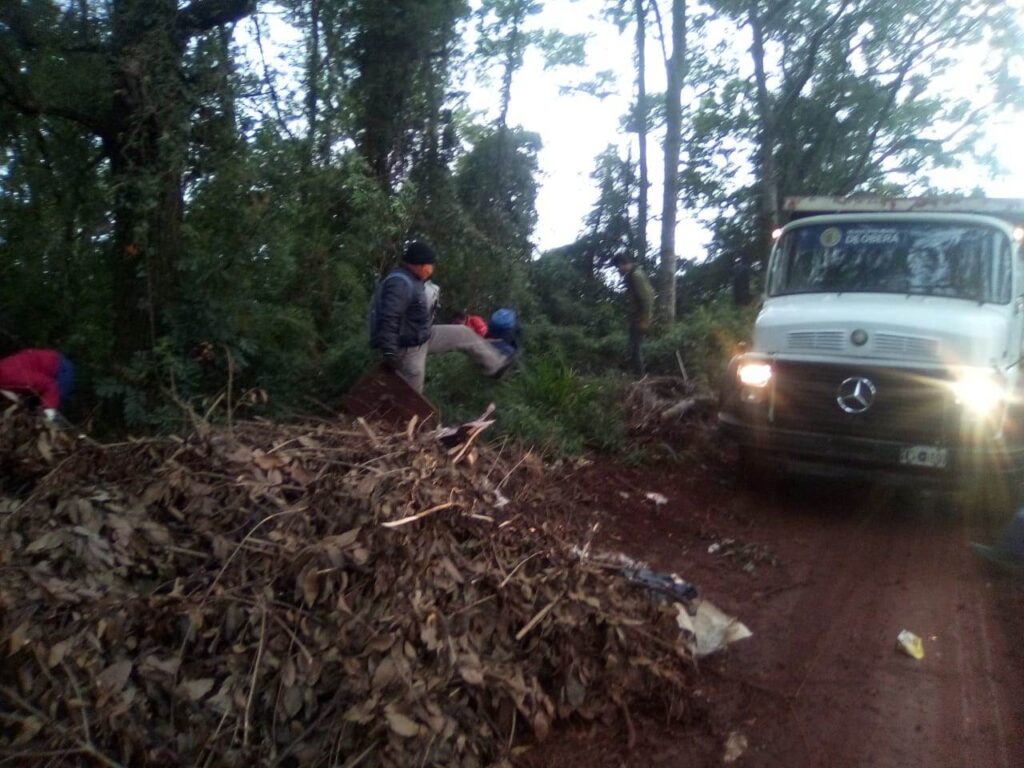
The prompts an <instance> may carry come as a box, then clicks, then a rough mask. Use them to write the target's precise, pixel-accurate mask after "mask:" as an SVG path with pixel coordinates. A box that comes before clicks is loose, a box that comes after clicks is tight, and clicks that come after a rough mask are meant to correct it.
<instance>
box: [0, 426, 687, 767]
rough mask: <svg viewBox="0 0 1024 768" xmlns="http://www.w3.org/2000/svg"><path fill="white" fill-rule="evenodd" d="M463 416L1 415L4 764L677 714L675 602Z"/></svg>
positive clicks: (249, 753)
mask: <svg viewBox="0 0 1024 768" xmlns="http://www.w3.org/2000/svg"><path fill="white" fill-rule="evenodd" d="M482 426H483V425H482V424H478V425H476V426H474V427H472V428H470V429H468V430H462V431H460V432H459V433H456V434H449V435H441V434H439V433H438V432H436V431H433V432H428V431H425V430H417V429H416V428H415V425H414V424H411V425H410V426H409V428H408V429H407V430H405V431H403V432H400V433H396V434H382V433H378V432H375V431H374V430H373V428H371V427H369V426H367V425H365V424H362V423H355V424H343V425H340V424H336V423H334V424H327V423H317V424H305V425H293V426H282V425H277V424H270V423H263V422H249V423H244V424H236V425H235V426H234V427H233V428H232V429H212V428H202V429H199V430H198V431H197V432H195V433H194V434H191V435H189V436H188V437H185V438H167V439H149V440H138V441H132V442H128V443H123V444H119V445H110V446H99V445H96V444H94V443H89V442H87V441H81V442H78V443H74V444H73V443H71V442H70V441H69V440H67V439H66V438H58V436H57V433H55V432H52V431H51V430H50V429H49V428H48V427H45V426H42V425H40V424H39V423H38V422H37V421H35V420H32V419H30V418H28V417H26V416H25V415H24V414H19V413H17V412H13V411H8V412H7V413H6V414H3V415H0V467H2V468H4V471H7V470H8V469H9V468H11V467H15V468H16V469H17V471H18V478H19V480H18V482H17V483H12V484H3V483H0V642H2V646H0V654H2V655H3V664H2V665H0V762H3V763H7V762H10V763H12V764H18V765H23V764H24V765H32V764H39V765H43V764H53V765H61V764H66V765H79V764H87V765H106V766H115V765H123V766H128V765H132V766H157V765H159V766H179V765H194V766H239V765H246V766H256V765H268V766H277V765H283V766H288V765H296V766H297V765H302V766H318V765H324V766H328V765H330V766H343V765H344V766H356V765H363V766H371V765H384V766H407V765H415V766H420V765H444V766H477V765H491V764H501V763H505V762H507V761H508V760H509V759H510V758H511V757H512V756H513V755H514V754H516V752H517V750H520V749H523V748H527V747H528V746H529V744H530V743H531V742H532V741H533V740H535V739H543V738H544V737H545V735H546V734H547V733H548V731H549V729H550V728H551V726H552V724H553V723H554V722H555V721H556V720H559V719H563V718H568V717H572V716H578V717H582V718H601V719H604V720H606V721H608V722H611V721H612V720H613V719H616V718H619V717H628V711H629V707H630V704H631V703H632V702H636V701H638V700H643V701H644V702H645V705H647V704H649V703H650V702H652V701H653V702H657V703H659V704H660V705H662V706H664V707H665V711H666V712H667V713H669V714H680V713H681V712H682V711H683V708H684V706H685V701H686V693H685V688H686V684H687V676H688V674H689V672H688V670H689V669H690V662H689V661H688V658H687V654H686V652H685V650H684V649H683V646H682V645H681V643H680V641H679V634H678V628H677V625H676V622H675V620H674V618H673V617H674V611H673V610H672V609H671V607H664V606H659V605H657V604H656V603H655V602H654V601H652V600H651V598H650V595H649V594H648V593H646V592H644V591H642V590H638V589H637V588H636V587H635V586H632V585H630V584H629V583H627V582H625V581H623V580H621V579H619V578H617V577H616V576H615V574H614V573H610V572H608V570H607V569H602V568H600V567H598V566H595V565H593V564H590V563H588V562H586V561H581V560H580V559H579V558H577V557H574V556H573V555H572V554H571V545H572V544H575V543H578V542H565V541H560V540H559V538H558V535H557V534H556V533H555V531H557V530H564V526H561V527H555V526H554V525H549V524H548V522H547V521H546V520H544V519H541V518H539V517H538V515H537V514H536V513H530V514H528V513H526V512H524V511H523V510H524V509H526V508H527V504H526V502H527V501H529V505H528V506H529V507H530V508H531V509H534V510H536V509H541V508H543V500H544V498H545V497H544V494H545V490H544V489H545V482H546V481H545V480H544V479H543V478H542V477H541V476H540V474H539V473H540V471H541V470H540V468H539V467H538V466H536V465H531V462H530V461H528V460H527V461H525V462H524V461H523V460H522V457H513V458H509V457H507V455H506V456H505V457H502V456H500V455H496V453H495V452H494V451H491V450H490V449H489V448H487V447H482V446H481V445H480V442H481V441H479V440H477V436H478V434H479V432H480V429H481V427H482ZM442 437H443V438H444V439H443V440H442V439H440V438H442ZM551 515H552V518H553V517H554V515H555V510H553V509H552V510H551Z"/></svg>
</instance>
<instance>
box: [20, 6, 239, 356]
mask: <svg viewBox="0 0 1024 768" xmlns="http://www.w3.org/2000/svg"><path fill="white" fill-rule="evenodd" d="M253 2H254V0H194V2H192V3H190V4H188V5H186V6H185V7H183V8H179V7H178V4H177V2H175V0H112V2H110V3H109V4H105V5H103V6H99V7H96V6H93V5H92V4H90V3H87V2H83V3H78V4H77V5H72V6H71V8H70V9H68V10H67V11H65V10H63V9H62V8H61V7H60V6H58V4H57V3H56V2H54V1H53V0H29V1H28V2H23V3H5V4H3V5H2V6H0V102H3V103H5V104H7V105H8V106H9V107H11V108H13V109H15V110H17V111H18V112H20V113H21V114H22V115H25V116H26V117H29V118H33V119H37V120H43V121H48V122H49V121H58V120H59V121H68V122H71V123H73V124H75V125H76V126H77V127H78V128H79V129H81V130H84V131H86V132H88V133H90V134H92V135H93V136H95V137H97V138H98V139H99V141H100V142H101V145H102V148H103V154H104V156H105V160H106V162H107V163H108V164H109V172H110V177H111V187H112V189H113V190H114V191H115V192H114V200H113V219H114V228H113V238H112V241H111V245H110V249H109V253H108V258H109V272H110V275H111V278H112V281H113V290H114V295H115V296H117V297H118V301H117V304H116V305H115V309H114V328H113V332H114V334H115V336H116V347H117V351H118V352H119V353H120V354H121V355H128V354H130V353H131V352H133V351H136V350H139V349H144V348H146V347H147V346H149V345H151V344H153V343H154V341H155V339H156V337H157V336H158V335H159V332H160V327H161V312H162V310H163V309H164V308H165V307H166V306H168V305H170V304H172V303H173V302H174V300H175V298H176V281H177V270H178V258H179V255H180V253H181V250H182V248H181V246H182V231H181V224H182V216H183V193H182V179H183V174H184V168H185V164H186V158H187V136H188V125H189V114H190V111H191V105H192V104H193V103H194V102H193V99H194V94H193V93H191V92H190V90H189V85H188V79H187V77H183V76H182V67H183V63H184V56H185V50H186V47H187V46H188V44H189V42H190V41H191V40H193V39H194V38H196V37H197V36H200V35H202V34H204V33H206V32H208V31H209V30H212V29H215V28H217V27H220V26H222V25H225V24H229V23H231V22H233V21H236V20H238V19H240V18H242V17H243V16H245V15H246V14H248V13H250V12H251V11H252V8H253Z"/></svg>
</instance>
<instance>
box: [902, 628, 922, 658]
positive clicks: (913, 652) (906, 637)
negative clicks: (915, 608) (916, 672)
mask: <svg viewBox="0 0 1024 768" xmlns="http://www.w3.org/2000/svg"><path fill="white" fill-rule="evenodd" d="M896 647H897V648H899V649H900V650H901V651H903V652H904V653H905V654H907V656H910V657H912V658H915V659H917V660H918V661H920V660H921V659H923V658H924V643H923V642H921V638H920V637H918V636H917V635H915V634H914V633H913V632H911V631H910V630H907V629H904V630H903V631H902V632H900V633H899V635H897V637H896Z"/></svg>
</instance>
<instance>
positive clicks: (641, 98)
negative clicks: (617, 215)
mask: <svg viewBox="0 0 1024 768" xmlns="http://www.w3.org/2000/svg"><path fill="white" fill-rule="evenodd" d="M633 15H634V18H635V20H636V115H635V117H634V120H635V121H636V134H637V144H638V145H639V170H640V181H639V189H638V190H637V228H636V233H637V251H638V252H639V254H640V256H641V257H642V258H646V257H647V222H648V220H649V218H650V216H649V214H648V212H647V193H648V191H649V189H650V181H649V173H648V169H647V128H648V122H649V119H650V117H649V116H650V109H649V107H648V104H647V3H646V1H645V0H634V2H633Z"/></svg>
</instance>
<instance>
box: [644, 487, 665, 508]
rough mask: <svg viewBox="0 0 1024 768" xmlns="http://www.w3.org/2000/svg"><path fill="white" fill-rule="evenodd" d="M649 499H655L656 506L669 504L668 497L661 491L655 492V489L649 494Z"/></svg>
mask: <svg viewBox="0 0 1024 768" xmlns="http://www.w3.org/2000/svg"><path fill="white" fill-rule="evenodd" d="M647 500H648V501H653V502H654V505H655V506H658V507H660V506H662V505H664V504H668V497H667V496H662V495H661V494H660V493H654V492H653V491H652V492H650V493H648V494H647Z"/></svg>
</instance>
